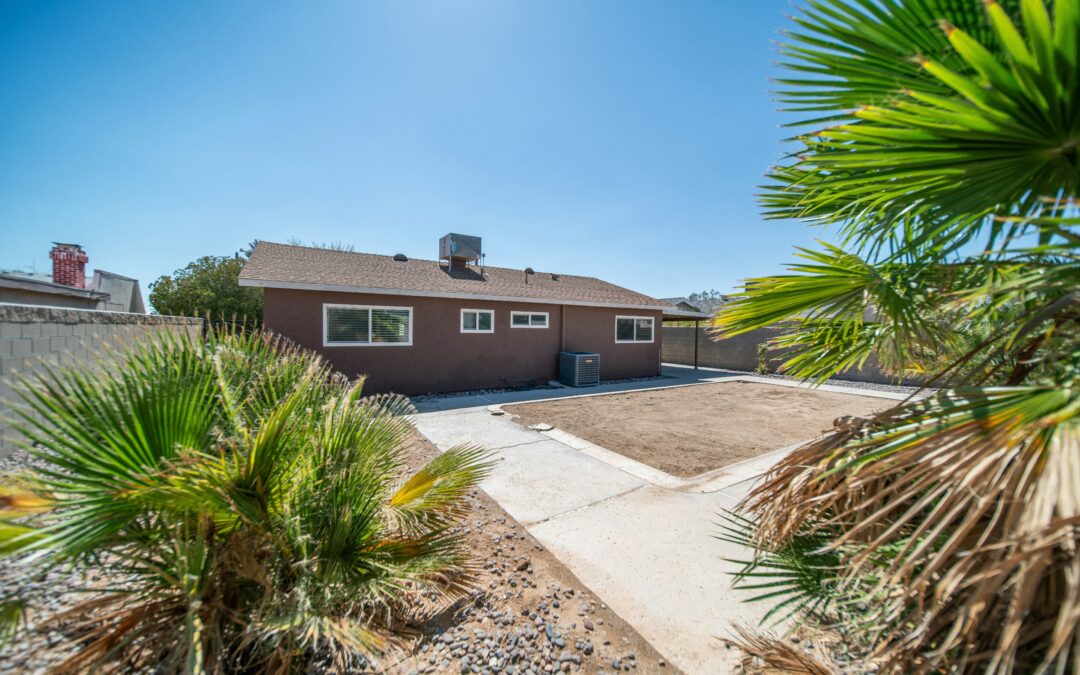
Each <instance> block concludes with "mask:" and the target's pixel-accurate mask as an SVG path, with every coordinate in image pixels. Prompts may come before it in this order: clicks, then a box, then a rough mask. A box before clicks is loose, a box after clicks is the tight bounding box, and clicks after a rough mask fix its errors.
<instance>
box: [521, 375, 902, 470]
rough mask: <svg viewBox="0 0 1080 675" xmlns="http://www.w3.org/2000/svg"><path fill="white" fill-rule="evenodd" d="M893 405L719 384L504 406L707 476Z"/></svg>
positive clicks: (661, 464)
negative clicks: (840, 421) (850, 417)
mask: <svg viewBox="0 0 1080 675" xmlns="http://www.w3.org/2000/svg"><path fill="white" fill-rule="evenodd" d="M895 403H896V402H895V401H890V400H888V399H881V398H872V397H869V396H858V395H852V394H835V393H832V392H826V391H820V390H810V389H799V388H795V387H785V386H781V385H772V384H757V383H752V382H723V383H717V384H701V385H694V386H689V387H674V388H671V389H656V390H652V391H637V392H627V393H625V394H611V395H607V396H590V397H586V398H574V399H563V400H556V401H542V402H538V403H521V404H517V405H507V406H503V409H504V410H506V412H508V413H509V414H511V415H514V416H516V417H515V421H517V422H518V423H520V424H522V425H525V426H528V425H531V424H537V423H540V422H546V423H548V424H552V425H554V426H555V427H557V428H559V429H562V430H563V431H566V432H569V433H571V434H574V435H575V436H579V437H581V438H584V439H585V440H587V441H590V442H592V443H595V444H597V445H599V446H601V447H603V448H607V449H608V450H611V451H612V452H617V453H619V454H621V455H625V456H626V457H629V458H631V459H635V460H637V461H639V462H641V463H643V464H648V465H649V466H652V467H655V468H657V469H660V470H661V471H664V472H667V473H670V474H672V475H674V476H682V477H689V476H696V475H698V474H701V473H705V472H706V471H711V470H713V469H719V468H720V467H724V466H727V465H728V464H734V463H735V462H741V461H742V460H745V459H750V458H752V457H757V456H758V455H761V454H764V453H766V452H771V451H773V450H779V449H780V448H783V447H786V446H789V445H792V444H794V443H798V442H799V441H805V440H809V439H811V438H814V437H815V436H818V435H819V434H821V433H822V432H824V431H827V430H828V429H831V428H832V423H833V420H834V419H836V418H837V417H840V416H842V415H860V416H862V415H868V414H870V413H873V412H877V411H879V410H884V409H886V408H889V407H891V406H892V405H895Z"/></svg>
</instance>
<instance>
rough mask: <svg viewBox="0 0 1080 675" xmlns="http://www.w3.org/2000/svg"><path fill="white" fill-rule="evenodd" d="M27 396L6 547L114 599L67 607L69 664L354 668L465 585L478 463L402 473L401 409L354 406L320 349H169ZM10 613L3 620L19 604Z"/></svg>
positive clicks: (145, 351)
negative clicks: (65, 569) (98, 579)
mask: <svg viewBox="0 0 1080 675" xmlns="http://www.w3.org/2000/svg"><path fill="white" fill-rule="evenodd" d="M24 398H25V400H26V402H27V404H28V410H27V411H26V414H25V423H24V424H23V428H22V431H23V433H24V434H25V436H26V439H27V447H28V449H29V451H30V452H32V453H33V454H34V455H35V457H36V458H37V459H38V460H39V467H40V468H37V469H36V470H34V471H33V472H32V473H30V474H28V475H26V476H23V477H21V478H20V479H19V481H17V482H16V481H8V483H9V487H7V488H6V492H5V493H4V494H6V496H7V498H6V499H0V506H2V505H6V509H0V554H4V555H9V556H10V555H12V554H20V555H19V557H18V559H17V560H16V562H15V563H10V562H9V564H23V565H27V566H30V567H31V568H38V569H42V568H44V567H46V566H53V565H71V566H74V567H75V568H76V569H80V568H89V569H94V570H97V571H100V572H103V574H104V577H105V578H106V584H107V590H103V589H96V590H98V592H97V593H96V594H93V595H90V596H89V597H88V599H86V600H84V601H83V602H81V603H80V604H78V605H77V606H76V607H75V608H74V609H72V610H70V611H69V612H68V613H67V618H69V619H72V620H74V621H75V622H76V623H81V624H82V625H83V627H84V628H85V632H84V633H83V634H81V635H80V637H79V640H80V644H81V648H80V649H79V650H78V651H77V652H76V653H75V654H74V656H72V658H71V659H70V660H69V661H68V662H66V663H64V664H62V665H61V666H60V669H61V670H65V669H80V670H81V669H85V670H94V669H97V668H99V667H106V666H107V667H115V668H119V669H124V668H127V669H133V670H140V671H142V670H154V671H160V672H192V673H194V672H235V671H237V670H244V669H255V670H259V671H263V670H268V671H277V672H288V671H297V670H302V669H305V668H307V667H309V666H312V665H313V664H315V665H322V666H324V667H325V666H328V665H333V666H334V667H336V668H337V669H339V670H348V669H351V668H355V667H358V666H359V665H363V663H365V660H367V659H372V658H376V657H378V656H379V655H380V654H381V653H382V652H384V651H385V650H386V649H387V648H388V647H389V646H391V645H392V644H393V642H394V635H395V632H396V631H397V630H398V629H399V628H401V627H402V626H403V625H404V623H406V622H408V621H410V620H412V619H415V618H416V617H417V616H420V615H421V614H422V612H423V610H424V609H425V608H430V607H431V606H433V605H436V604H438V602H437V601H438V600H439V599H440V598H452V597H456V596H458V595H460V594H461V593H463V592H464V591H466V590H467V589H468V588H469V584H470V580H471V578H472V567H471V564H470V561H469V558H468V556H467V552H466V551H465V549H464V547H463V545H462V540H461V537H460V535H459V534H457V533H456V530H455V529H454V528H455V525H456V524H457V523H458V521H459V520H460V519H461V517H462V515H463V509H464V503H463V498H464V495H465V492H466V491H467V490H469V489H470V488H471V487H472V486H474V485H476V483H477V482H478V481H479V480H480V479H481V478H482V477H483V475H484V474H485V472H486V469H487V463H486V460H485V458H484V455H483V453H481V452H480V451H479V450H476V449H473V448H467V447H461V448H455V449H452V450H450V451H448V452H446V453H444V454H442V455H440V456H439V457H437V458H436V459H435V460H433V461H431V462H430V463H429V464H428V465H427V466H425V467H423V468H421V469H420V470H419V471H417V472H416V473H415V474H413V475H412V476H411V477H408V478H406V477H405V475H404V472H405V469H406V457H405V454H404V450H405V448H406V445H407V443H408V442H409V441H410V439H411V435H412V433H413V429H412V426H411V423H410V421H409V419H408V417H407V416H406V413H408V412H409V410H410V406H409V404H408V401H407V400H406V399H403V398H400V397H395V396H384V397H367V398H361V383H359V382H358V383H353V384H350V383H349V382H348V381H347V380H345V379H344V378H343V377H342V376H340V375H334V374H333V373H332V371H331V369H330V368H329V366H328V364H327V363H326V362H325V361H324V360H322V359H321V358H320V357H318V356H317V355H315V354H313V353H311V352H305V351H301V350H299V349H297V348H295V347H293V346H290V345H288V344H286V343H284V342H282V341H280V340H279V339H277V338H273V337H270V336H268V335H266V334H261V333H252V334H248V335H239V334H223V335H218V336H212V337H211V339H209V340H208V341H205V342H204V341H202V340H197V339H189V338H171V339H164V340H162V341H156V342H151V343H148V344H146V345H144V346H142V347H139V348H137V349H135V350H134V351H131V352H130V353H128V354H126V355H124V356H123V357H121V359H120V362H119V363H118V365H117V367H116V368H114V369H113V370H112V371H111V373H110V374H103V373H93V374H90V373H86V372H81V371H77V370H62V371H55V372H52V373H51V374H47V375H45V376H43V377H42V378H41V380H40V381H38V382H36V383H28V385H27V388H26V390H25V392H24ZM57 590H58V592H60V591H61V590H69V591H73V592H75V591H83V590H86V589H57ZM4 596H6V597H4ZM0 600H2V601H4V602H3V604H4V607H5V611H4V612H0V615H3V616H5V617H7V619H8V624H9V625H10V624H11V623H12V622H14V621H16V620H17V616H18V611H17V610H18V609H19V608H21V607H23V606H24V605H25V604H26V599H25V598H22V597H20V594H19V589H11V588H7V589H0Z"/></svg>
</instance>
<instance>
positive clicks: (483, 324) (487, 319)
mask: <svg viewBox="0 0 1080 675" xmlns="http://www.w3.org/2000/svg"><path fill="white" fill-rule="evenodd" d="M461 332H462V333H494V332H495V310H493V309H463V310H461Z"/></svg>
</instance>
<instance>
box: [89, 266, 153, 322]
mask: <svg viewBox="0 0 1080 675" xmlns="http://www.w3.org/2000/svg"><path fill="white" fill-rule="evenodd" d="M88 286H89V287H90V288H93V289H94V290H96V291H100V292H102V293H107V294H108V295H109V299H108V301H107V302H106V303H105V307H104V308H105V309H107V310H110V311H113V312H132V313H135V314H146V305H145V304H144V303H143V297H142V290H141V289H140V288H139V280H138V279H132V278H131V277H125V276H123V275H121V274H116V273H115V272H106V271H105V270H94V278H93V279H92V280H91V281H90V283H89V284H88Z"/></svg>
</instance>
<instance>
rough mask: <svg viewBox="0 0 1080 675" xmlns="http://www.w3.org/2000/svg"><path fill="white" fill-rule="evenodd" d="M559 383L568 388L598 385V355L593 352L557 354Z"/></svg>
mask: <svg viewBox="0 0 1080 675" xmlns="http://www.w3.org/2000/svg"><path fill="white" fill-rule="evenodd" d="M559 382H562V383H563V384H565V385H567V386H568V387H595V386H596V385H598V384H600V355H599V354H594V353H593V352H559Z"/></svg>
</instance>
